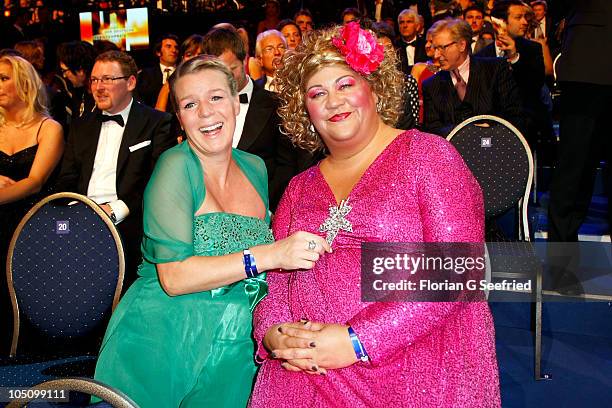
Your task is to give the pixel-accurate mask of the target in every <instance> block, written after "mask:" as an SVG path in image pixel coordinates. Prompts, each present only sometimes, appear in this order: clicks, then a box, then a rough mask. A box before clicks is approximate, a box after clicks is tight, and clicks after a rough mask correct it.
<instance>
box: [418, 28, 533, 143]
mask: <svg viewBox="0 0 612 408" xmlns="http://www.w3.org/2000/svg"><path fill="white" fill-rule="evenodd" d="M430 32H431V33H432V40H433V41H432V46H433V48H434V50H435V55H434V57H435V58H438V59H439V61H440V68H441V71H440V72H438V73H437V74H436V75H434V76H433V77H431V78H428V79H427V80H426V81H425V82H424V83H423V104H424V126H425V128H426V129H427V130H428V131H429V132H432V133H436V134H438V135H441V136H446V135H448V133H449V132H450V131H451V130H452V129H453V127H455V126H456V125H458V124H459V123H461V122H463V121H464V120H465V119H467V118H469V117H472V116H475V115H495V116H500V117H502V118H504V119H506V120H508V121H510V122H511V123H512V124H514V125H515V126H517V127H518V128H519V129H520V128H521V127H522V124H523V121H522V117H521V115H522V107H521V102H520V97H519V93H518V89H517V86H516V83H515V82H514V79H513V78H512V74H511V73H510V67H509V65H508V63H507V62H506V61H504V60H501V59H497V58H482V57H474V56H470V52H469V47H470V41H471V39H472V29H471V28H470V25H469V24H468V23H466V22H465V21H463V20H459V19H446V20H440V21H438V22H436V23H435V24H434V25H433V26H432V28H431V29H430Z"/></svg>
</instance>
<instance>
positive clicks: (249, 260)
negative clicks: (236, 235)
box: [242, 249, 259, 278]
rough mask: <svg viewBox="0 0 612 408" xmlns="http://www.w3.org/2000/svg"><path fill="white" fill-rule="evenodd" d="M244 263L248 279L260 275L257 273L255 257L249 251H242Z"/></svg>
mask: <svg viewBox="0 0 612 408" xmlns="http://www.w3.org/2000/svg"><path fill="white" fill-rule="evenodd" d="M242 263H243V264H244V273H245V274H246V276H247V278H254V277H256V276H257V275H259V272H257V265H256V264H255V257H254V256H253V255H252V254H251V251H249V250H248V249H245V250H244V251H242Z"/></svg>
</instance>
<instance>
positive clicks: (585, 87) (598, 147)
mask: <svg viewBox="0 0 612 408" xmlns="http://www.w3.org/2000/svg"><path fill="white" fill-rule="evenodd" d="M566 27H567V28H566V32H565V38H564V41H563V45H562V48H561V57H560V58H559V61H558V64H557V79H558V81H559V82H560V85H561V100H562V101H561V120H560V134H559V137H560V145H559V157H558V164H557V166H556V169H555V173H554V174H553V179H552V182H551V186H550V206H549V212H548V228H549V231H548V240H549V241H558V242H571V241H577V240H578V229H579V228H580V225H581V224H582V223H583V221H584V219H585V217H586V214H587V210H588V207H589V204H590V202H591V195H592V192H593V183H594V178H595V172H596V168H597V165H598V163H599V160H600V159H601V158H602V156H603V157H604V158H605V159H606V161H607V162H608V171H609V170H610V167H611V164H612V143H610V135H609V124H608V123H609V116H610V112H612V75H611V74H610V73H611V72H612V54H611V53H610V52H607V51H602V49H601V47H602V45H604V44H605V40H606V39H610V38H612V2H610V0H582V1H580V2H574V3H573V6H572V8H571V12H570V14H569V16H568V18H567V23H566ZM602 41H603V42H602ZM604 46H605V45H604ZM593 55H597V61H596V63H589V62H588V61H591V60H592V57H593ZM604 179H606V178H605V177H604ZM607 189H608V191H609V192H610V191H612V177H611V175H608V177H607ZM610 225H612V199H609V200H608V226H609V227H610Z"/></svg>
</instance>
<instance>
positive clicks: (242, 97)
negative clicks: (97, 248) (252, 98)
mask: <svg viewBox="0 0 612 408" xmlns="http://www.w3.org/2000/svg"><path fill="white" fill-rule="evenodd" d="M238 97H239V98H240V103H249V95H247V94H245V93H241V94H240V95H238Z"/></svg>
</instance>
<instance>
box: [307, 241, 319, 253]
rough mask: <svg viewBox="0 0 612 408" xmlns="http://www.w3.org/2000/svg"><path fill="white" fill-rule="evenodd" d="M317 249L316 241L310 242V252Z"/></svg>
mask: <svg viewBox="0 0 612 408" xmlns="http://www.w3.org/2000/svg"><path fill="white" fill-rule="evenodd" d="M316 248H317V243H316V242H315V240H314V239H312V240H310V241H308V250H309V251H314V250H315V249H316Z"/></svg>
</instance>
